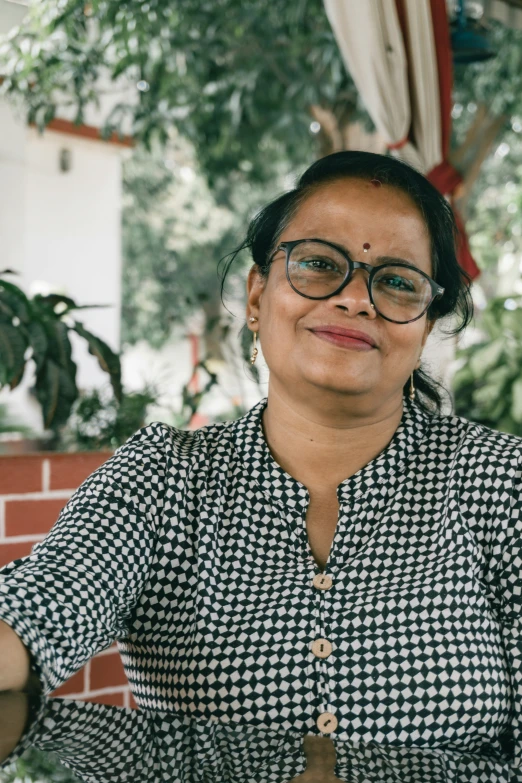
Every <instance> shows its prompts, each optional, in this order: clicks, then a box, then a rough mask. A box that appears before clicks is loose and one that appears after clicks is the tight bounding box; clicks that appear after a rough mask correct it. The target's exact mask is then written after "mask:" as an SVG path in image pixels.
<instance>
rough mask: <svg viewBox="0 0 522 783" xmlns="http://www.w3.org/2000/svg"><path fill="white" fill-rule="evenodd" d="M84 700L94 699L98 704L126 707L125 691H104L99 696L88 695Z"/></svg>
mask: <svg viewBox="0 0 522 783" xmlns="http://www.w3.org/2000/svg"><path fill="white" fill-rule="evenodd" d="M82 701H93V702H96V704H108V705H112V706H113V707H125V694H124V693H102V694H100V695H99V696H88V697H87V698H86V699H82Z"/></svg>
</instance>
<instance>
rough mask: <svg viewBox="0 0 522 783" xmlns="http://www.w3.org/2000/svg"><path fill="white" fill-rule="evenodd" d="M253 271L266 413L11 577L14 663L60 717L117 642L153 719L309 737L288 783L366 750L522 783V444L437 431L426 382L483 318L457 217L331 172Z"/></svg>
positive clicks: (123, 468) (137, 464) (95, 504)
mask: <svg viewBox="0 0 522 783" xmlns="http://www.w3.org/2000/svg"><path fill="white" fill-rule="evenodd" d="M243 247H248V248H249V249H250V250H251V252H252V256H253V261H254V265H253V267H252V269H251V270H250V273H249V275H248V282H247V294H248V300H247V310H246V317H247V323H248V326H249V328H250V329H251V330H252V332H253V335H254V337H253V355H252V361H255V359H256V342H257V338H259V340H260V342H261V344H262V347H263V355H264V358H265V360H266V363H267V365H268V368H269V370H270V382H269V388H268V396H267V398H265V399H263V400H262V401H261V402H259V403H258V404H257V405H255V406H254V407H253V408H252V409H251V410H250V411H249V412H248V413H247V414H246V415H245V416H244V417H243V418H241V419H239V420H238V421H235V422H228V423H219V424H213V425H209V426H207V427H203V428H202V429H200V430H198V431H196V432H182V431H179V430H176V429H175V428H173V427H169V426H167V425H165V424H161V423H155V424H151V425H149V426H147V427H145V428H143V429H142V430H140V431H139V432H137V433H136V434H135V435H134V436H133V437H132V438H131V439H130V440H129V441H127V443H126V444H124V445H123V446H122V447H120V448H119V449H118V450H117V451H116V453H115V455H114V456H113V457H112V458H111V459H110V460H108V462H106V463H105V464H104V465H103V466H102V467H101V468H100V469H99V470H97V471H96V472H95V473H94V474H93V475H92V476H91V477H90V478H89V479H87V481H86V482H85V483H84V484H83V485H82V487H80V489H79V490H78V491H77V492H76V493H75V495H74V496H73V497H72V498H71V500H70V501H69V503H68V504H67V505H66V507H65V509H64V510H63V511H62V513H61V515H60V517H59V519H58V521H57V523H56V525H55V526H54V528H53V530H52V531H51V533H50V534H49V535H48V536H47V538H46V539H45V541H43V542H42V543H41V544H38V545H37V546H36V547H35V548H34V549H33V553H32V555H31V556H29V557H28V558H24V559H22V560H19V561H15V562H14V563H13V564H11V565H9V566H7V568H5V569H4V570H3V584H2V586H1V587H2V595H3V601H2V604H1V607H0V617H1V618H2V619H3V621H4V626H3V637H0V645H4V647H3V648H2V647H1V646H0V653H1V652H2V649H4V651H5V658H4V660H7V655H8V651H9V645H11V647H10V649H11V650H13V649H15V646H16V644H17V640H18V641H19V640H21V642H22V643H23V645H24V647H25V648H26V650H27V651H28V654H30V655H31V656H32V669H33V672H34V674H35V675H36V676H38V678H39V680H40V681H41V683H42V687H43V689H44V691H45V692H46V693H48V692H49V691H51V690H52V689H53V688H56V687H58V686H59V685H60V684H61V683H63V682H64V681H65V680H66V679H67V678H68V677H70V676H71V675H72V674H73V673H74V672H75V671H77V670H78V669H79V668H80V667H81V666H82V665H83V664H84V663H85V662H86V661H87V660H88V659H89V658H90V657H91V656H92V655H94V654H95V653H96V652H98V651H100V650H101V649H103V648H104V647H106V646H108V645H109V644H110V642H112V641H113V640H114V639H117V640H118V645H119V649H120V652H121V655H122V659H123V662H124V665H125V668H126V672H127V676H128V678H129V681H130V683H131V686H132V689H133V692H134V696H135V698H136V701H137V702H138V704H139V705H140V706H141V707H142V708H144V709H157V710H168V711H171V712H176V713H178V714H179V715H181V716H189V715H190V716H191V717H192V718H193V719H194V720H196V721H197V722H198V725H199V726H206V725H210V724H211V723H212V721H213V722H214V723H215V722H216V721H218V722H219V723H222V724H228V725H231V726H232V727H233V728H235V729H236V730H237V729H239V728H241V727H244V729H245V730H246V729H247V727H255V728H260V727H261V728H265V727H266V729H267V731H268V730H278V731H282V732H287V733H293V734H299V735H300V736H303V737H304V738H305V745H304V749H303V746H301V748H300V753H299V756H298V757H296V758H295V760H294V766H293V767H291V770H290V774H289V775H287V777H286V778H284V779H285V780H287V779H288V777H292V778H295V783H297V781H299V782H300V783H301V781H303V782H304V781H306V780H312V779H313V780H314V781H315V783H317V781H318V780H319V777H318V773H317V772H312V769H313V768H316V767H317V764H316V762H315V761H314V759H313V758H312V756H314V754H315V750H316V748H317V753H318V756H319V757H320V758H324V765H323V774H324V780H325V781H326V780H328V781H329V780H337V779H342V778H343V776H345V777H348V769H349V764H350V763H352V762H351V761H350V758H352V761H353V757H351V755H350V754H353V753H355V752H356V750H357V752H360V751H361V748H364V746H365V745H367V746H368V747H372V746H373V747H375V746H377V745H378V746H380V747H382V748H383V749H384V750H390V749H391V750H393V751H394V753H396V754H398V756H397V755H396V756H395V758H398V757H399V758H400V754H401V752H403V751H404V754H408V753H409V754H410V756H409V761H408V764H409V765H410V766H409V767H408V769H409V770H410V773H411V770H412V767H411V764H412V762H411V753H410V751H411V750H412V749H413V750H417V749H418V750H419V751H422V752H423V754H424V756H423V758H424V759H426V758H428V757H430V754H431V757H432V758H433V763H434V764H435V763H437V764H442V763H443V765H445V766H444V771H445V772H444V774H445V775H446V777H445V778H444V779H447V780H488V781H491V780H498V781H500V780H508V779H511V780H515V779H516V780H522V774H521V771H520V769H519V764H520V760H521V757H522V674H521V671H522V670H521V665H520V663H521V658H522V641H521V634H520V604H521V600H522V599H521V594H522V589H521V580H520V569H521V566H522V559H521V541H522V535H521V528H522V521H521V518H522V514H521V498H520V486H521V473H520V464H521V456H522V441H521V440H520V439H518V438H515V437H512V436H509V435H506V434H503V433H498V432H493V431H491V430H488V429H487V428H485V427H482V426H479V425H476V424H473V423H470V422H468V421H466V420H464V419H461V418H458V417H454V416H442V415H440V414H439V408H440V402H441V401H440V397H439V393H438V391H437V386H436V384H434V382H433V381H431V380H430V379H429V377H428V376H427V375H426V374H425V373H424V371H423V370H422V369H421V368H420V362H421V355H422V351H423V347H424V345H425V342H426V339H427V337H428V335H429V333H430V331H431V330H432V328H433V326H434V325H435V323H436V322H437V320H439V319H441V318H443V317H451V318H452V319H454V320H455V319H457V321H458V323H457V327H456V330H459V329H461V328H464V326H465V325H466V323H467V322H468V321H469V318H470V313H471V305H470V299H469V291H468V286H467V282H466V281H465V280H464V278H463V273H462V271H461V270H460V268H459V267H458V264H457V261H456V256H455V224H454V220H453V216H452V213H451V209H450V207H449V206H448V204H447V202H446V201H445V199H444V198H443V197H442V196H440V195H439V194H438V193H437V191H436V190H435V189H434V188H433V187H432V186H431V185H430V184H429V183H428V182H427V181H426V180H425V179H424V178H423V177H422V176H421V175H420V174H418V173H417V172H415V171H414V170H413V169H411V168H409V167H408V166H406V165H405V164H403V163H401V162H399V161H397V160H395V159H392V158H387V157H383V156H379V155H374V154H370V153H364V152H342V153H336V154H334V155H330V156H328V157H326V158H324V159H322V160H319V161H318V162H316V163H315V164H314V165H313V166H311V167H310V169H308V171H307V172H305V174H304V175H303V176H302V177H301V179H300V180H299V182H298V184H297V187H296V188H295V189H294V190H293V191H291V192H290V193H287V194H285V195H283V196H281V197H280V198H279V199H277V200H276V201H274V202H272V203H271V204H269V205H268V206H267V207H266V208H265V209H264V210H262V212H261V213H260V214H259V215H258V216H257V217H256V218H255V219H254V221H253V222H252V224H251V226H250V228H249V232H248V236H247V239H246V241H245V243H244V245H243ZM227 271H228V270H227ZM22 602H23V603H22ZM8 626H9V627H10V628H9V629H8ZM6 629H7V630H6ZM17 665H18V664H17V663H16V662H15V661H14V660H12V661H11V663H10V664H9V667H8V672H7V674H5V673H3V683H4V684H3V686H2V677H1V676H0V688H1V687H4V688H5V687H15V685H17V686H18V687H20V683H21V682H24V681H25V680H26V678H27V676H28V667H27V664H25V665H24V666H22V667H20V666H19V665H18V670H17ZM6 683H7V685H6ZM13 683H14V684H15V685H13ZM306 738H308V739H306ZM332 741H333V743H335V751H337V761H336V760H335V752H334V755H333V757H332V752H331V751H332V750H334V744H333V743H332ZM305 751H306V752H305ZM306 756H308V758H309V760H310V764H309V766H308V769H306V770H305V765H306ZM332 759H333V760H332ZM441 759H443V762H442V761H441ZM396 763H398V762H396ZM422 763H423V764H427V763H428V762H426V761H424V762H422ZM430 763H431V762H430ZM343 765H344V766H343ZM459 765H460V766H459ZM492 765H493V766H492ZM493 767H494V769H495V774H496V775H497V777H494V776H493V774H492V772H491V770H492V769H493ZM260 769H261V767H260ZM430 769H431V768H430ZM470 770H471V771H470ZM428 773H429V770H428V767H426V766H424V767H422V769H420V770H419V775H420V776H419V777H415V776H413V775H412V776H411V777H410V778H408V777H405V778H404V779H405V780H406V779H408V780H409V779H412V780H413V779H415V780H416V779H419V780H423V782H424V781H427V780H428V779H429V780H431V779H432V777H430V774H428ZM468 773H469V776H468ZM245 775H246V777H245V780H247V779H248V780H251V779H254V780H264V779H265V778H264V777H262V774H261V772H260V771H258V770H254V771H253V770H252V769H250V770H248V771H246V772H245ZM248 775H250V777H248ZM256 775H257V777H256ZM451 775H453V777H451ZM473 775H475V777H473ZM504 775H505V776H504ZM509 775H511V776H512V777H511V778H509V777H508V776H509ZM459 776H460V777H459ZM517 776H519V777H517ZM267 779H268V778H267ZM386 779H388V778H386ZM400 779H402V778H400ZM433 779H435V778H433Z"/></svg>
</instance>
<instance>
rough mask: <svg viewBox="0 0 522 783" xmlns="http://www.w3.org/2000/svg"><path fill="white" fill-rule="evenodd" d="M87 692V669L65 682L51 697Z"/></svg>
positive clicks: (81, 670)
mask: <svg viewBox="0 0 522 783" xmlns="http://www.w3.org/2000/svg"><path fill="white" fill-rule="evenodd" d="M84 690H85V668H83V669H80V671H79V672H76V674H73V676H72V677H71V678H70V679H69V680H67V682H64V684H63V685H61V686H60V687H59V688H57V689H56V690H55V691H53V692H52V693H51V696H67V694H69V693H83V691H84Z"/></svg>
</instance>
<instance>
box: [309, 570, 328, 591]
mask: <svg viewBox="0 0 522 783" xmlns="http://www.w3.org/2000/svg"><path fill="white" fill-rule="evenodd" d="M313 586H314V587H317V589H318V590H329V589H330V587H331V586H332V577H331V576H329V575H328V574H316V575H315V576H314V581H313Z"/></svg>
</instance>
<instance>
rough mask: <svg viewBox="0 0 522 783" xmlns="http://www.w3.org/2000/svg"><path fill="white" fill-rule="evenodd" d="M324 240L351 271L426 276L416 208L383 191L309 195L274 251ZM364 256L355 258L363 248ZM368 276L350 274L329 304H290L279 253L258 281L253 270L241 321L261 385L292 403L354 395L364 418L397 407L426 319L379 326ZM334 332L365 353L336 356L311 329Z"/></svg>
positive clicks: (360, 185) (339, 187)
mask: <svg viewBox="0 0 522 783" xmlns="http://www.w3.org/2000/svg"><path fill="white" fill-rule="evenodd" d="M312 237H313V238H317V239H324V240H327V241H329V242H332V243H334V244H336V245H339V246H341V247H343V248H344V249H345V250H346V251H347V252H348V254H349V255H350V257H351V258H352V259H353V260H354V261H364V262H366V263H368V264H372V265H373V264H375V265H377V264H379V263H383V262H382V261H378V260H377V259H378V257H379V256H392V257H395V258H397V259H399V258H400V259H402V260H404V261H405V262H407V263H410V264H412V265H413V266H416V267H417V268H419V269H421V270H422V271H424V272H426V273H427V274H428V275H430V276H432V268H431V252H430V238H429V234H428V230H427V228H426V225H425V223H424V220H423V218H422V216H421V214H420V212H419V211H418V209H417V207H416V205H415V204H414V202H413V201H411V200H410V199H409V198H408V196H407V195H406V194H404V193H403V192H402V191H400V190H396V189H394V188H393V187H391V186H387V185H382V186H380V187H376V186H375V185H373V184H371V183H370V182H369V181H364V180H359V179H343V180H338V181H336V182H332V183H328V184H325V185H323V186H321V187H320V188H318V189H317V190H316V191H314V192H313V193H312V194H311V195H310V196H309V197H308V198H307V199H306V200H305V201H304V202H303V203H302V204H301V206H300V207H299V209H298V211H297V213H296V214H295V216H294V217H293V218H292V219H291V221H290V222H289V224H288V225H287V226H286V228H285V229H284V231H283V232H282V234H281V236H280V237H279V240H278V244H279V242H284V241H291V240H296V239H306V238H312ZM365 244H366V246H367V247H368V245H369V248H368V249H367V252H364V250H363V245H365ZM367 281H368V273H367V272H366V271H365V270H362V269H358V270H356V271H355V272H354V274H353V277H352V279H351V281H350V282H349V283H348V285H347V286H346V287H345V288H344V289H343V290H342V291H341V292H340V293H338V294H336V295H335V296H332V297H330V298H329V299H323V300H312V299H306V298H305V297H303V296H300V295H299V294H297V293H296V292H295V291H294V290H293V289H292V288H291V287H290V285H289V283H288V281H287V279H286V274H285V253H284V251H282V250H281V251H278V252H277V253H276V255H275V256H274V258H273V262H272V266H271V268H270V272H269V275H268V279H267V280H263V279H262V278H261V276H260V275H259V274H258V272H257V267H256V266H255V265H254V267H253V268H252V270H251V271H250V274H249V278H248V284H247V290H248V305H247V316H250V315H252V314H253V315H255V316H256V317H257V318H258V323H257V324H256V326H257V327H258V329H259V332H258V336H259V339H260V342H261V346H262V350H263V356H264V358H265V360H266V363H267V365H268V367H269V370H270V383H271V384H272V383H277V384H278V385H279V386H280V387H281V388H286V389H292V390H293V392H295V393H299V392H301V393H302V394H305V395H306V394H307V393H312V392H314V391H315V390H317V389H321V390H323V392H324V391H328V392H330V393H337V394H339V395H348V396H349V397H350V398H351V399H352V400H353V395H356V396H357V397H358V398H359V399H360V400H361V401H363V398H364V403H365V404H364V408H367V407H368V405H369V407H370V408H373V409H376V408H378V407H379V406H380V405H382V404H386V403H390V404H391V405H393V404H394V403H398V402H399V401H400V399H401V398H402V389H403V386H404V384H405V383H406V381H407V380H408V378H409V376H410V374H411V373H412V371H413V370H414V369H415V368H416V367H417V366H418V363H419V358H420V355H421V352H422V349H423V346H424V343H425V341H426V338H427V336H428V334H429V331H430V330H431V327H432V325H433V323H432V322H431V323H430V322H428V321H427V318H426V315H424V316H423V317H422V318H420V319H419V320H417V321H414V322H412V323H408V324H396V323H391V322H389V321H386V320H385V319H384V318H382V317H381V316H380V315H378V314H377V313H376V311H375V310H373V309H372V307H371V305H370V299H369V295H368V287H367ZM324 325H328V326H332V325H333V326H340V327H344V328H346V329H355V330H358V331H360V332H364V333H365V334H366V335H368V336H369V337H370V338H371V339H372V340H373V341H374V343H375V347H371V348H370V349H369V350H368V346H367V345H366V347H365V348H364V347H361V346H360V345H352V346H350V347H341V346H339V345H336V344H333V343H332V342H328V341H327V340H325V339H323V338H321V337H319V336H318V335H317V334H316V333H314V332H313V331H312V329H314V328H317V327H319V326H324Z"/></svg>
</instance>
